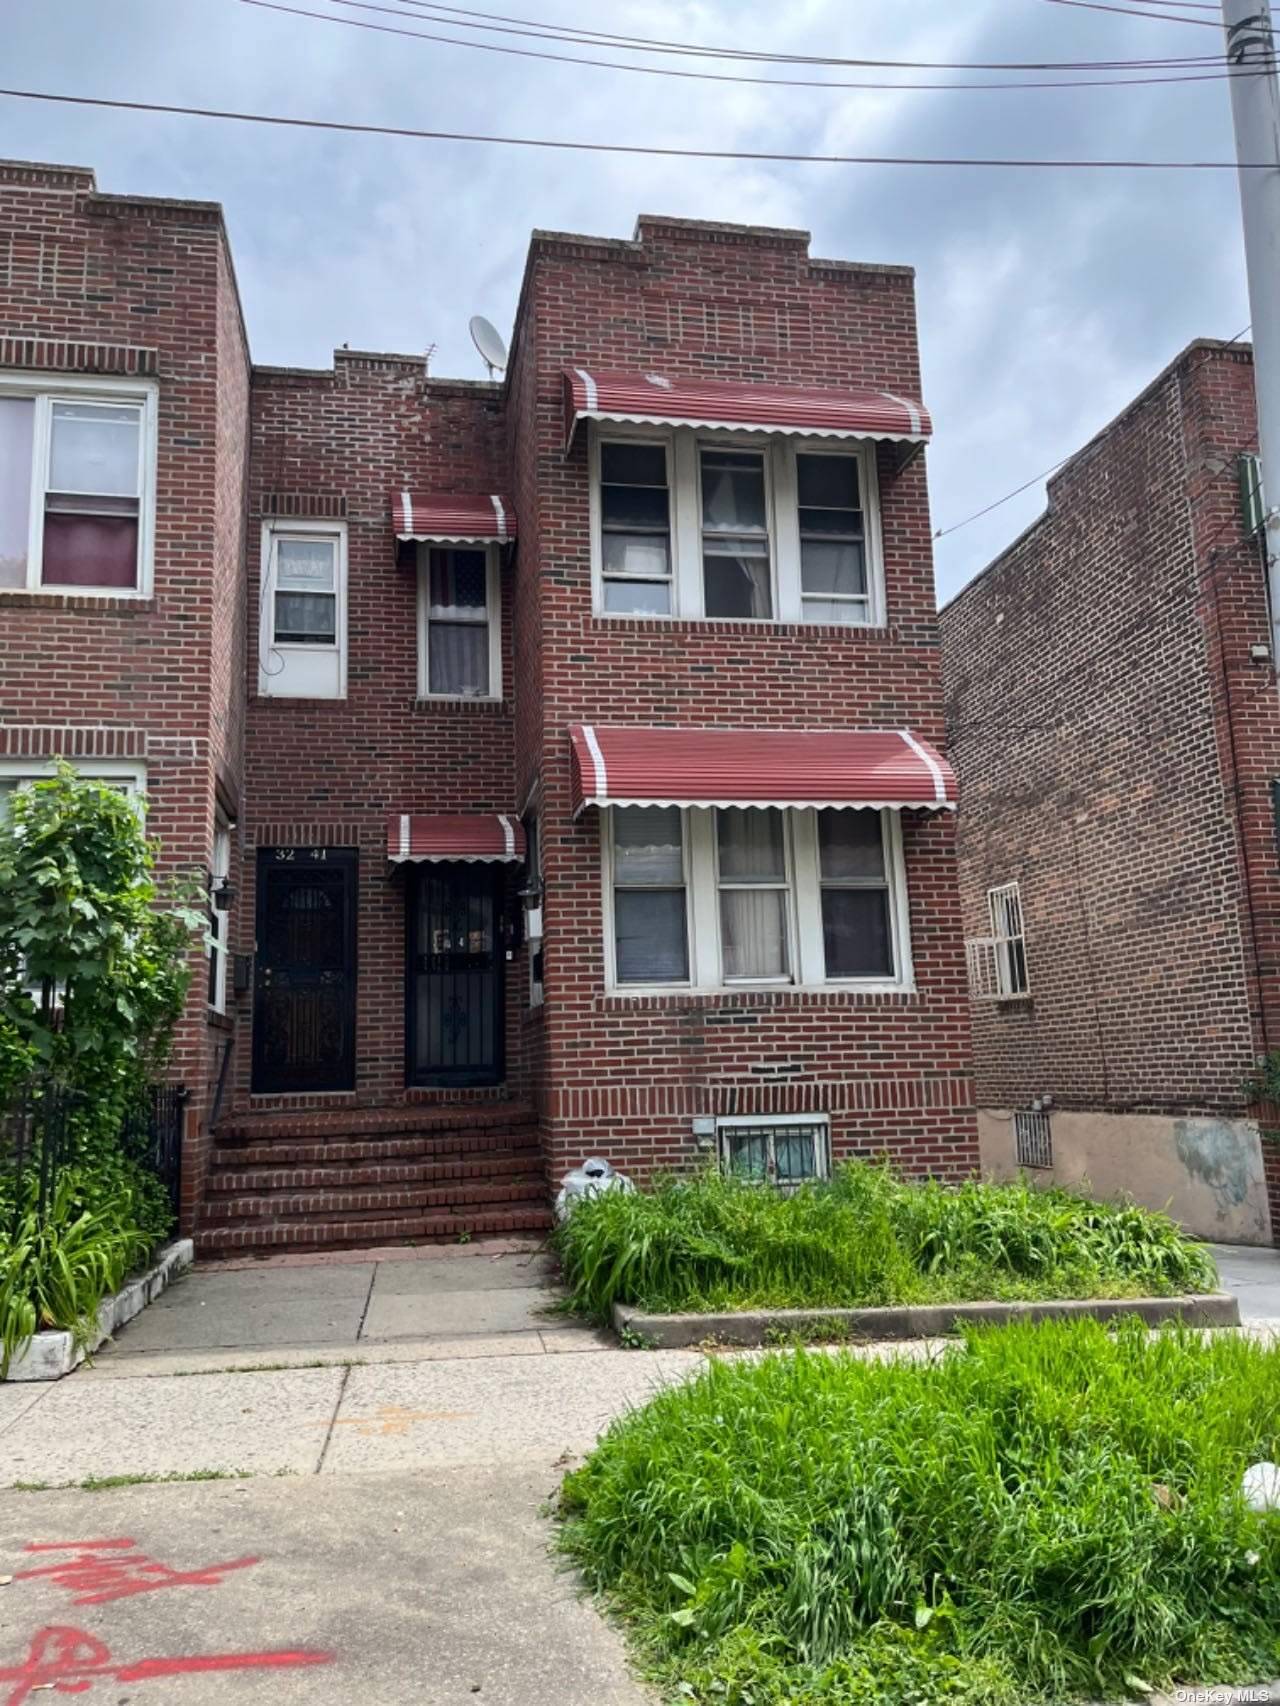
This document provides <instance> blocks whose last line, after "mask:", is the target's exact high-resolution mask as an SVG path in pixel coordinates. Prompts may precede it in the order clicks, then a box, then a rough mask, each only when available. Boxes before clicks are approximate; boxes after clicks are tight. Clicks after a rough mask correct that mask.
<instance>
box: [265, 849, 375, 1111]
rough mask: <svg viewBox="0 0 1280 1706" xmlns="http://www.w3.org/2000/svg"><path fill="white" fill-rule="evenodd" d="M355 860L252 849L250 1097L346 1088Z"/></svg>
mask: <svg viewBox="0 0 1280 1706" xmlns="http://www.w3.org/2000/svg"><path fill="white" fill-rule="evenodd" d="M356 860H357V854H356V850H355V849H354V848H353V847H263V848H260V849H259V852H258V910H257V934H258V947H257V963H256V970H255V974H254V996H253V1089H254V1092H255V1093H256V1094H259V1095H261V1094H268V1095H270V1094H283V1093H287V1092H293V1093H300V1092H305V1091H317V1090H354V1089H355V1083H356Z"/></svg>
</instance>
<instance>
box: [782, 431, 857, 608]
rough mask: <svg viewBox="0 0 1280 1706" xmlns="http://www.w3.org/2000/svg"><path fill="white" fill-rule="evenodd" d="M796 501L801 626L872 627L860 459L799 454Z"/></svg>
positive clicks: (846, 456) (797, 457) (847, 456)
mask: <svg viewBox="0 0 1280 1706" xmlns="http://www.w3.org/2000/svg"><path fill="white" fill-rule="evenodd" d="M796 500H797V509H798V512H799V520H800V599H801V618H802V620H803V621H805V622H845V623H866V622H868V621H870V610H871V599H870V592H869V589H868V585H867V547H866V534H865V531H864V524H863V516H862V499H861V492H860V487H859V480H858V458H857V457H856V456H850V455H847V454H846V455H830V454H828V455H817V456H815V455H810V454H804V453H801V454H798V455H797V456H796Z"/></svg>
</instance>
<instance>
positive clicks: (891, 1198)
mask: <svg viewBox="0 0 1280 1706" xmlns="http://www.w3.org/2000/svg"><path fill="white" fill-rule="evenodd" d="M556 1242H557V1245H558V1248H559V1251H560V1255H561V1258H562V1261H563V1264H564V1270H565V1277H566V1281H567V1284H568V1287H569V1298H570V1306H571V1307H572V1308H574V1309H576V1310H578V1311H580V1312H582V1313H584V1314H587V1315H591V1316H593V1317H594V1318H596V1319H597V1320H601V1321H608V1320H609V1319H610V1317H611V1312H612V1309H613V1305H614V1304H615V1303H627V1304H631V1305H634V1306H636V1307H638V1308H642V1309H648V1310H653V1311H657V1312H660V1313H668V1312H673V1311H679V1310H719V1309H748V1308H755V1307H762V1308H811V1309H828V1308H860V1307H872V1306H875V1305H877V1304H889V1303H925V1302H955V1301H961V1300H964V1299H972V1298H1009V1299H1016V1298H1044V1297H1099V1296H1138V1295H1168V1294H1173V1293H1178V1292H1188V1291H1208V1290H1212V1289H1213V1287H1214V1286H1215V1284H1216V1283H1217V1276H1216V1272H1215V1270H1214V1266H1213V1262H1212V1259H1211V1258H1210V1256H1209V1254H1208V1252H1207V1251H1206V1250H1204V1249H1203V1247H1201V1246H1199V1245H1196V1244H1194V1243H1192V1242H1191V1241H1190V1240H1188V1239H1187V1238H1185V1237H1184V1236H1183V1235H1182V1233H1181V1232H1180V1231H1179V1230H1178V1228H1177V1227H1176V1226H1175V1225H1174V1223H1173V1222H1172V1221H1171V1220H1169V1219H1168V1218H1167V1216H1165V1215H1162V1214H1154V1213H1152V1212H1150V1211H1149V1210H1147V1209H1142V1208H1138V1207H1136V1206H1134V1205H1133V1204H1129V1203H1099V1202H1092V1201H1090V1200H1089V1199H1088V1198H1085V1197H1079V1196H1074V1195H1071V1194H1070V1193H1068V1192H1066V1191H1061V1190H1048V1191H1042V1190H1038V1189H1035V1188H1034V1187H1032V1186H1030V1185H1028V1184H1026V1183H1023V1182H1018V1183H1014V1184H991V1183H979V1182H978V1181H973V1182H971V1183H968V1184H965V1185H962V1186H960V1187H959V1188H958V1189H955V1188H948V1187H946V1186H943V1185H939V1184H937V1183H932V1182H930V1183H920V1182H913V1181H907V1180H902V1179H898V1178H896V1177H895V1176H894V1175H893V1174H892V1173H891V1172H890V1171H889V1170H888V1168H887V1167H880V1166H872V1165H870V1164H869V1163H866V1162H851V1163H848V1164H846V1165H845V1166H843V1167H840V1168H838V1169H837V1170H836V1174H835V1177H834V1178H833V1179H832V1180H831V1181H830V1183H829V1184H821V1185H812V1186H808V1187H806V1188H805V1189H803V1190H800V1191H797V1192H795V1193H794V1194H793V1195H790V1196H784V1195H781V1194H779V1193H778V1192H776V1191H772V1190H769V1189H767V1188H765V1187H762V1186H760V1185H757V1184H753V1183H751V1182H750V1181H748V1180H743V1179H726V1178H723V1177H721V1176H720V1175H719V1174H717V1173H715V1172H706V1173H700V1174H697V1175H695V1176H694V1177H692V1178H687V1179H672V1180H667V1181H665V1182H663V1183H661V1184H659V1186H658V1187H657V1189H656V1190H654V1191H652V1192H636V1193H633V1194H626V1195H624V1194H623V1193H621V1192H616V1191H611V1192H606V1193H604V1194H602V1195H600V1196H597V1197H593V1198H588V1199H587V1200H586V1201H584V1202H582V1203H580V1204H579V1205H578V1206H577V1207H576V1208H575V1209H574V1212H573V1213H572V1215H571V1216H570V1217H569V1219H568V1220H567V1221H566V1222H565V1224H564V1225H563V1226H562V1227H561V1228H560V1229H559V1231H558V1232H557V1234H556Z"/></svg>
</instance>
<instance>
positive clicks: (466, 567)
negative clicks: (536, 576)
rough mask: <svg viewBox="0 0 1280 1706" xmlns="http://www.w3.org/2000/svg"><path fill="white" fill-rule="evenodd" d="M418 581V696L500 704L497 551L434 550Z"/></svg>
mask: <svg viewBox="0 0 1280 1706" xmlns="http://www.w3.org/2000/svg"><path fill="white" fill-rule="evenodd" d="M425 556H426V563H425V567H424V568H423V569H422V570H421V572H420V580H419V588H420V590H419V604H418V609H419V640H418V656H419V682H418V687H419V692H420V694H421V695H422V696H423V697H424V698H444V699H500V698H501V697H502V688H501V683H500V680H499V677H500V673H501V651H500V627H499V577H498V558H497V552H496V549H494V548H493V547H484V546H479V547H477V546H468V547H464V548H456V549H449V548H444V547H432V548H431V549H429V550H427V551H426V553H425Z"/></svg>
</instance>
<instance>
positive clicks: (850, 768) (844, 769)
mask: <svg viewBox="0 0 1280 1706" xmlns="http://www.w3.org/2000/svg"><path fill="white" fill-rule="evenodd" d="M569 737H570V739H571V741H572V743H573V772H574V774H573V804H574V814H575V816H576V815H577V813H578V812H580V811H582V810H583V808H584V807H586V806H807V807H813V808H816V809H820V810H826V809H828V808H831V807H849V808H852V807H859V806H860V807H864V808H871V809H876V810H882V809H884V808H885V807H888V808H890V809H893V810H899V809H903V808H907V807H915V808H920V809H923V810H925V811H949V810H953V809H954V807H955V804H956V778H955V772H954V771H953V770H952V768H951V766H950V765H949V764H948V763H947V761H946V759H945V758H944V757H943V756H942V754H941V753H940V752H937V751H935V750H934V748H933V747H931V746H930V745H929V744H928V743H927V742H926V741H922V740H919V739H918V738H917V737H916V736H915V735H913V734H912V733H911V731H910V730H909V729H880V730H875V731H867V730H861V729H850V730H844V729H838V730H824V731H821V732H814V733H809V732H792V731H790V730H777V729H646V728H638V727H633V728H619V727H611V728H602V727H601V726H600V725H599V724H598V723H574V724H573V725H571V727H570V729H569Z"/></svg>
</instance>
